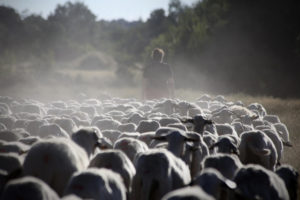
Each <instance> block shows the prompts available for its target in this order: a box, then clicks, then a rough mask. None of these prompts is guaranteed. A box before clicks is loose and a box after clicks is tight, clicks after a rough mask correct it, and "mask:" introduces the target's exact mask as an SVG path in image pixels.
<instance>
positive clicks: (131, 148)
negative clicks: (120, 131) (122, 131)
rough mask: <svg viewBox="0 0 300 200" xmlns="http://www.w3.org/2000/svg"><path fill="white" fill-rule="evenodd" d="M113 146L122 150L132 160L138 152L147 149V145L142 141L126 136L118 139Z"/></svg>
mask: <svg viewBox="0 0 300 200" xmlns="http://www.w3.org/2000/svg"><path fill="white" fill-rule="evenodd" d="M113 148H114V149H119V150H121V151H123V152H124V153H125V154H126V155H127V156H128V158H129V159H130V160H131V161H132V162H133V161H134V158H135V156H136V155H137V154H138V153H142V152H145V151H147V150H148V146H147V145H146V144H145V143H144V142H142V141H140V140H138V139H134V138H126V137H125V138H120V139H118V140H117V141H116V142H115V144H114V147H113Z"/></svg>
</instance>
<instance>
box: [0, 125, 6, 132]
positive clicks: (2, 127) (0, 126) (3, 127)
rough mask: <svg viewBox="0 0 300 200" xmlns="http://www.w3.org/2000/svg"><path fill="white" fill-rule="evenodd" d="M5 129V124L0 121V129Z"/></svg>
mask: <svg viewBox="0 0 300 200" xmlns="http://www.w3.org/2000/svg"><path fill="white" fill-rule="evenodd" d="M4 130H7V128H6V126H5V125H4V124H3V123H0V131H4Z"/></svg>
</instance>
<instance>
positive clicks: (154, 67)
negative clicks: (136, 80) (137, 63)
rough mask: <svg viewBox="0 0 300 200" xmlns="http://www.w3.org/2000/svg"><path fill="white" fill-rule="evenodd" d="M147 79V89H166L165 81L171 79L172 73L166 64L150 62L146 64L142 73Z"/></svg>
mask: <svg viewBox="0 0 300 200" xmlns="http://www.w3.org/2000/svg"><path fill="white" fill-rule="evenodd" d="M143 77H144V78H145V79H147V84H148V87H161V88H164V89H165V88H167V80H169V79H172V78H173V71H172V68H171V67H170V65H168V64H167V63H159V62H152V63H150V64H148V65H147V66H146V67H145V69H144V73H143Z"/></svg>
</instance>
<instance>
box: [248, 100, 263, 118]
mask: <svg viewBox="0 0 300 200" xmlns="http://www.w3.org/2000/svg"><path fill="white" fill-rule="evenodd" d="M247 108H248V109H249V110H252V111H253V112H257V113H258V114H259V116H260V117H264V116H265V115H267V111H266V109H265V108H264V107H263V105H261V104H260V103H252V104H250V105H248V106H247Z"/></svg>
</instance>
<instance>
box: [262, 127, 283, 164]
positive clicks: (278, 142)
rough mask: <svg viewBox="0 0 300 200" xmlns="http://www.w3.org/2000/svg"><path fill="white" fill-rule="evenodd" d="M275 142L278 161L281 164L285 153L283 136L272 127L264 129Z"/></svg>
mask: <svg viewBox="0 0 300 200" xmlns="http://www.w3.org/2000/svg"><path fill="white" fill-rule="evenodd" d="M262 131H263V132H264V133H265V134H266V135H267V136H268V137H269V138H270V139H271V140H272V142H273V144H274V146H275V148H276V152H277V163H276V164H279V165H280V160H281V157H282V154H283V144H282V141H281V138H280V137H279V136H278V135H277V133H276V132H275V131H273V130H272V129H263V130H262Z"/></svg>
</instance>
